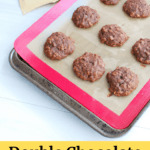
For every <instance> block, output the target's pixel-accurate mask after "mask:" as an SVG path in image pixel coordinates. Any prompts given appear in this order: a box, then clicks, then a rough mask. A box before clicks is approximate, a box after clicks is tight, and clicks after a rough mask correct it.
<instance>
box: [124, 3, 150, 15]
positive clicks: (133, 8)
mask: <svg viewBox="0 0 150 150" xmlns="http://www.w3.org/2000/svg"><path fill="white" fill-rule="evenodd" d="M123 10H124V11H125V13H127V14H128V15H129V16H130V17H132V18H146V17H148V16H150V6H149V5H148V4H147V2H146V0H127V1H126V2H125V4H124V5H123Z"/></svg>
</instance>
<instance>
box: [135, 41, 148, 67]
mask: <svg viewBox="0 0 150 150" xmlns="http://www.w3.org/2000/svg"><path fill="white" fill-rule="evenodd" d="M132 54H133V55H134V56H135V57H136V59H137V60H138V61H139V62H141V63H143V64H150V39H140V40H139V41H137V42H136V43H135V44H134V45H133V47H132Z"/></svg>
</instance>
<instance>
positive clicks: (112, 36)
mask: <svg viewBox="0 0 150 150" xmlns="http://www.w3.org/2000/svg"><path fill="white" fill-rule="evenodd" d="M99 38H100V41H101V43H104V44H106V45H108V46H111V47H117V46H122V45H123V44H124V43H125V42H126V41H127V40H128V38H129V37H128V36H127V34H126V33H125V32H124V31H123V30H122V29H121V27H119V26H118V25H116V24H111V25H105V26H103V27H102V29H101V30H100V31H99Z"/></svg>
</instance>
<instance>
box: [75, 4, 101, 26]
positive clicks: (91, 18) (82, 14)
mask: <svg viewBox="0 0 150 150" xmlns="http://www.w3.org/2000/svg"><path fill="white" fill-rule="evenodd" d="M99 19H100V16H99V14H98V13H97V11H96V10H94V9H92V8H90V7H88V6H80V7H79V8H77V10H76V11H75V12H74V13H73V16H72V21H73V22H74V24H75V25H76V26H77V27H79V28H90V27H92V26H94V25H95V24H97V23H98V21H99Z"/></svg>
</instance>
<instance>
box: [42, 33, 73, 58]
mask: <svg viewBox="0 0 150 150" xmlns="http://www.w3.org/2000/svg"><path fill="white" fill-rule="evenodd" d="M74 50H75V45H74V41H73V40H72V39H71V38H70V37H67V36H66V35H65V34H64V33H61V32H55V33H53V34H52V35H51V36H50V37H48V39H47V41H46V43H45V45H44V53H45V55H46V56H47V57H48V58H50V59H52V60H60V59H63V58H65V57H67V56H68V55H70V54H72V53H73V52H74Z"/></svg>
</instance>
